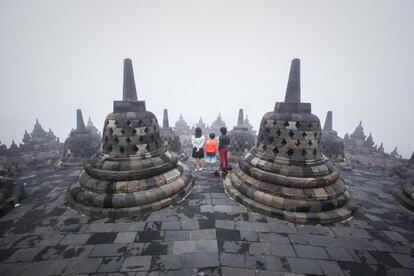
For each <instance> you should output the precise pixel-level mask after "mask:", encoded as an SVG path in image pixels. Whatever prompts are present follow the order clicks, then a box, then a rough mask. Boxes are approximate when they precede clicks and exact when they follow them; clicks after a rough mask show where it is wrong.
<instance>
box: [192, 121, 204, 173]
mask: <svg viewBox="0 0 414 276" xmlns="http://www.w3.org/2000/svg"><path fill="white" fill-rule="evenodd" d="M204 141H205V139H204V136H203V133H202V131H201V128H199V127H197V128H196V129H195V132H194V135H193V137H191V142H192V144H193V154H192V155H191V156H192V157H193V161H194V166H195V169H194V171H201V170H202V169H204V168H203V158H204Z"/></svg>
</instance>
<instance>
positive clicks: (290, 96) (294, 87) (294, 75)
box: [285, 58, 300, 103]
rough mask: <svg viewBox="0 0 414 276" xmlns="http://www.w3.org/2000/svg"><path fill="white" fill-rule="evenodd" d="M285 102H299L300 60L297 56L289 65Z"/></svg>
mask: <svg viewBox="0 0 414 276" xmlns="http://www.w3.org/2000/svg"><path fill="white" fill-rule="evenodd" d="M285 103H300V60H299V59H297V58H295V59H293V60H292V63H291V65H290V73H289V81H288V85H287V89H286V95H285Z"/></svg>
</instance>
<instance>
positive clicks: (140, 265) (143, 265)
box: [120, 256, 152, 272]
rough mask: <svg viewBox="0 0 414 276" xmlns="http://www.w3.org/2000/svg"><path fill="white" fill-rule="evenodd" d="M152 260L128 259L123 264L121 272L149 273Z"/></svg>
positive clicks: (144, 257) (139, 257) (148, 258)
mask: <svg viewBox="0 0 414 276" xmlns="http://www.w3.org/2000/svg"><path fill="white" fill-rule="evenodd" d="M151 258H152V257H151V256H131V257H127V258H125V260H124V262H123V263H122V266H121V270H120V271H122V272H124V271H148V270H149V269H150V266H151Z"/></svg>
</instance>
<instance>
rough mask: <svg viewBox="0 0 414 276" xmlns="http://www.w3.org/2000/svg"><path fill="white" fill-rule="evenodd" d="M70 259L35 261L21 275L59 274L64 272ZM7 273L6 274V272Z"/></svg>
mask: <svg viewBox="0 0 414 276" xmlns="http://www.w3.org/2000/svg"><path fill="white" fill-rule="evenodd" d="M69 262H70V260H49V261H42V262H34V263H32V265H31V266H30V267H29V269H27V270H25V271H24V272H23V273H22V274H20V275H21V276H26V275H27V276H33V275H59V274H62V273H63V271H64V269H65V268H66V266H67V265H68V263H69ZM5 275H6V274H5Z"/></svg>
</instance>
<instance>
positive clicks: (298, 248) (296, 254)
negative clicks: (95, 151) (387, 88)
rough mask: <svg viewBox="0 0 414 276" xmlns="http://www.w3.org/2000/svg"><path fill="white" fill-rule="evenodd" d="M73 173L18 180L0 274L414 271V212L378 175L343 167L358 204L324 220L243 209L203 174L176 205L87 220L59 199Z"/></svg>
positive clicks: (4, 225) (0, 237)
mask: <svg viewBox="0 0 414 276" xmlns="http://www.w3.org/2000/svg"><path fill="white" fill-rule="evenodd" d="M190 166H191V165H190ZM191 167H192V166H191ZM78 173H79V171H78V170H73V171H57V172H56V171H54V170H53V169H51V168H49V169H42V170H37V171H32V172H26V174H25V175H21V176H20V178H19V179H18V181H19V182H22V183H26V185H25V189H26V192H27V195H28V198H27V199H26V200H25V201H24V202H23V203H22V204H21V205H20V206H19V207H16V208H15V209H13V210H12V211H11V212H9V213H8V214H6V215H5V216H4V217H1V218H0V275H60V274H64V275H88V274H89V275H179V276H185V275H237V276H243V275H260V276H262V275H263V276H264V275H284V274H285V273H294V274H306V275H322V274H326V275H414V214H413V213H411V212H409V211H407V210H406V209H404V208H403V207H401V206H399V205H398V203H397V201H396V200H394V198H393V196H392V194H391V190H392V185H393V182H395V181H396V180H394V179H391V178H388V177H386V176H385V175H384V174H383V173H380V172H374V173H373V172H364V171H359V170H354V171H352V172H342V175H343V177H344V178H345V179H346V180H347V183H348V184H349V186H350V187H351V189H352V191H353V194H354V196H356V197H357V198H358V199H359V200H360V204H361V207H360V208H359V209H358V210H357V211H356V213H355V214H354V217H353V218H352V219H349V220H347V221H345V222H343V223H337V224H335V225H330V226H320V225H317V226H304V225H295V224H292V223H287V222H284V221H281V220H277V219H272V218H267V217H265V216H263V215H259V214H256V213H252V212H248V211H247V210H246V209H245V208H243V207H242V206H240V205H239V204H238V203H236V202H234V201H233V200H231V199H229V198H228V196H227V194H226V193H225V192H224V189H223V185H222V182H220V181H219V180H218V179H217V178H215V177H214V176H213V175H212V174H210V173H195V174H196V175H195V186H194V189H193V190H192V192H191V194H190V195H189V196H188V197H187V199H186V200H185V201H183V202H181V203H179V204H177V205H176V206H173V207H170V208H166V209H163V210H160V211H157V212H154V213H152V214H148V215H146V216H145V217H141V218H134V217H132V218H123V219H92V218H89V217H86V216H81V215H78V214H75V213H74V212H73V211H71V210H70V209H68V208H67V206H66V205H65V193H66V189H67V187H68V185H69V184H70V183H71V182H73V181H76V178H77V175H78ZM289 275H291V274H289Z"/></svg>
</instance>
